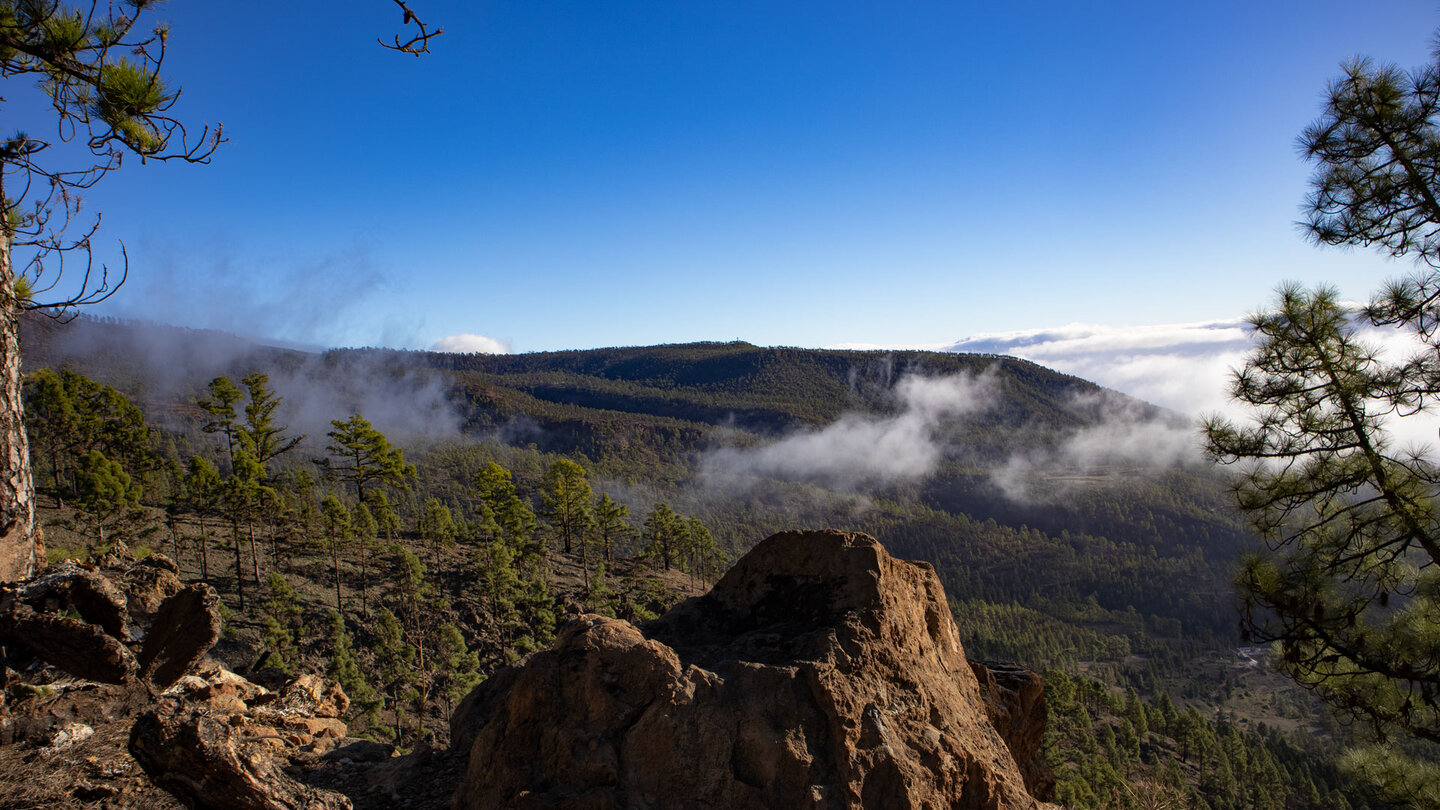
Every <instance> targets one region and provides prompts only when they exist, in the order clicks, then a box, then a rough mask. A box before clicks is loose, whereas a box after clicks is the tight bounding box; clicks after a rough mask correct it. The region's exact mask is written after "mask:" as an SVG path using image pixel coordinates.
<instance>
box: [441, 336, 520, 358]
mask: <svg viewBox="0 0 1440 810" xmlns="http://www.w3.org/2000/svg"><path fill="white" fill-rule="evenodd" d="M430 351H432V352H453V353H456V354H509V353H510V346H509V344H507V343H505V341H503V340H496V339H495V338H492V337H486V336H484V335H474V334H471V333H469V332H463V333H461V334H458V335H450V336H449V337H442V338H440V339H439V340H437V341H435V343H434V345H432V346H431V347H430Z"/></svg>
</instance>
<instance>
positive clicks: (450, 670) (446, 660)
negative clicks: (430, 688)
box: [435, 623, 484, 717]
mask: <svg viewBox="0 0 1440 810" xmlns="http://www.w3.org/2000/svg"><path fill="white" fill-rule="evenodd" d="M436 642H437V643H436V650H435V658H436V660H437V661H438V662H439V664H438V665H437V686H438V687H439V691H440V695H441V697H442V699H443V700H444V702H445V716H446V717H449V716H450V715H451V714H453V713H454V711H455V704H456V703H459V702H460V701H461V700H462V699H463V698H464V697H465V696H466V695H468V694H470V691H471V690H472V689H474V688H475V687H476V686H478V685H479V684H480V682H481V681H482V680H484V676H482V675H481V674H480V656H479V654H478V653H476V652H475V651H473V650H471V649H469V648H467V647H466V646H465V636H464V635H462V634H461V633H460V628H458V627H456V626H455V625H453V624H448V623H447V624H443V625H441V626H440V630H439V633H438V635H437V639H436Z"/></svg>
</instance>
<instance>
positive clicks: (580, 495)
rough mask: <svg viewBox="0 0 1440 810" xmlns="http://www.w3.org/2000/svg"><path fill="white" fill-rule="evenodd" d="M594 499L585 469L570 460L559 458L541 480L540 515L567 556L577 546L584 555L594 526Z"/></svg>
mask: <svg viewBox="0 0 1440 810" xmlns="http://www.w3.org/2000/svg"><path fill="white" fill-rule="evenodd" d="M594 496H595V494H594V492H592V491H591V489H590V482H589V481H588V480H586V478H585V468H584V467H581V466H580V465H579V464H576V463H575V462H573V461H571V460H570V459H568V458H560V459H556V460H555V462H554V463H552V464H551V465H550V467H549V468H548V469H546V470H545V477H544V478H542V479H541V481H540V500H541V503H542V504H543V505H544V509H543V510H542V512H541V515H542V516H543V517H544V518H545V520H547V521H548V522H549V523H550V530H551V532H552V533H553V535H554V537H555V539H556V540H558V541H560V544H561V546H562V547H563V548H564V549H565V553H566V554H570V553H571V552H573V551H574V549H575V547H576V546H577V545H578V546H580V548H581V553H582V554H583V553H584V550H585V547H586V545H587V543H586V540H587V538H588V534H589V530H590V528H591V526H592V524H593V523H594V518H593V517H592V516H591V513H590V499H591V498H593V497H594Z"/></svg>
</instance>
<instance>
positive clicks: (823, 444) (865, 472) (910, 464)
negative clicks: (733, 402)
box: [701, 374, 999, 491]
mask: <svg viewBox="0 0 1440 810" xmlns="http://www.w3.org/2000/svg"><path fill="white" fill-rule="evenodd" d="M997 387H998V383H997V380H996V378H995V377H994V376H992V375H990V374H981V375H978V376H976V375H969V374H966V375H959V376H954V377H920V376H911V377H906V378H904V379H901V380H900V381H899V382H898V383H896V385H895V388H894V397H895V402H896V404H897V406H898V413H896V414H895V415H893V416H869V415H863V414H854V413H852V414H846V415H844V416H842V417H840V419H838V420H836V421H835V422H833V423H831V424H830V425H827V426H826V427H823V428H820V429H818V430H803V431H799V432H796V433H792V434H791V435H789V436H786V437H785V438H783V439H780V440H779V441H776V442H773V443H771V444H767V445H764V446H761V447H754V448H733V447H728V448H721V449H718V450H712V451H710V452H708V453H706V454H705V456H704V457H703V458H702V459H701V473H702V475H704V476H705V477H706V478H707V479H708V480H709V481H712V482H717V481H718V482H722V483H723V482H725V481H727V480H733V479H736V478H742V477H753V476H762V477H767V478H779V479H784V480H789V481H801V482H806V483H814V484H820V485H822V486H826V487H830V488H832V489H838V490H842V491H856V490H858V489H860V488H863V487H868V486H875V485H885V484H891V483H896V482H899V481H906V480H914V479H917V478H923V477H924V476H926V475H929V474H930V473H931V472H933V471H934V470H935V467H936V465H937V464H938V463H939V461H940V457H941V453H942V451H943V449H944V448H943V446H942V443H941V442H940V441H939V440H938V439H937V436H936V433H937V431H938V429H939V428H940V427H941V426H942V425H943V424H945V423H946V422H948V421H950V420H955V419H961V418H963V417H965V416H966V415H968V414H974V413H978V412H981V411H984V410H986V409H988V408H990V407H991V406H993V405H994V404H996V403H997V402H998V401H999V397H998V392H997Z"/></svg>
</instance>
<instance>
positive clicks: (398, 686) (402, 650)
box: [374, 607, 416, 743]
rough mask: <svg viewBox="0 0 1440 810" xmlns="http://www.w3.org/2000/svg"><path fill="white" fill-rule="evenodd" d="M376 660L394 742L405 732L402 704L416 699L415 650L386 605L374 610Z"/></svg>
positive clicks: (403, 706) (403, 707)
mask: <svg viewBox="0 0 1440 810" xmlns="http://www.w3.org/2000/svg"><path fill="white" fill-rule="evenodd" d="M374 632H375V646H374V651H375V661H376V664H377V666H378V667H379V672H378V673H377V674H378V676H379V680H380V683H381V684H382V685H383V688H384V690H385V692H386V694H387V696H388V701H387V702H388V703H389V704H390V709H391V711H392V712H394V720H395V725H394V733H395V741H396V742H397V743H398V742H399V741H400V738H401V737H402V736H403V735H404V733H405V706H406V705H407V704H408V703H409V702H410V701H412V700H414V699H415V695H416V691H415V680H416V677H415V649H414V648H413V647H411V646H410V645H409V644H408V643H406V641H405V630H404V628H403V627H402V626H401V624H400V620H399V619H398V618H396V616H395V614H394V613H391V612H390V609H389V608H383V607H382V608H380V609H379V610H378V611H376V612H375V624H374Z"/></svg>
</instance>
